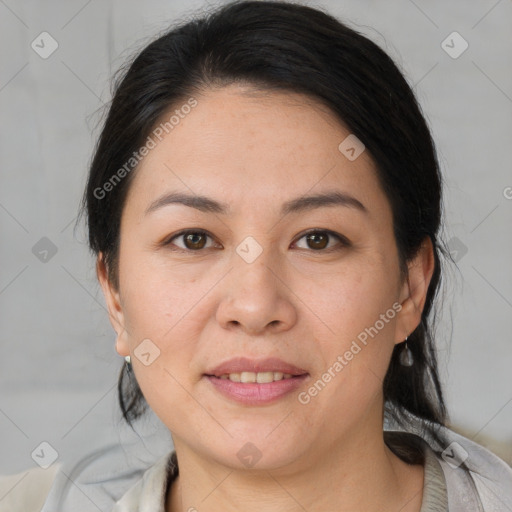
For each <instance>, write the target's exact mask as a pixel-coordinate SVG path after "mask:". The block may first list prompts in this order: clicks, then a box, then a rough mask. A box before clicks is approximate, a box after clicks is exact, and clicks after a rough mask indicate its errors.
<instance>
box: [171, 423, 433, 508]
mask: <svg viewBox="0 0 512 512" xmlns="http://www.w3.org/2000/svg"><path fill="white" fill-rule="evenodd" d="M174 444H175V449H176V453H177V455H178V461H179V470H180V474H179V476H178V478H177V479H176V480H175V481H174V483H173V485H172V486H171V488H170V491H169V494H168V496H167V506H166V510H167V512H188V511H200V510H208V511H210V512H221V511H222V512H235V511H237V512H238V511H239V510H245V511H246V512H261V510H265V511H266V512H274V511H275V512H304V511H305V510H307V511H308V512H319V511H325V510H339V511H340V512H342V511H348V510H350V511H351V512H352V511H353V512H356V511H357V512H359V511H361V512H362V511H364V512H373V511H379V512H387V511H390V512H391V511H395V512H396V510H400V511H401V512H418V511H419V510H420V508H421V501H422V491H423V467H422V466H410V465H408V464H406V463H405V462H403V461H402V460H401V459H399V458H398V457H397V456H396V455H394V453H393V452H392V451H391V450H390V449H389V448H388V447H387V446H386V444H385V443H384V439H383V434H382V425H380V427H379V430H378V431H377V432H374V433H373V435H371V436H370V435H369V433H368V432H361V431H359V432H355V433H354V434H353V435H351V436H345V437H344V439H343V440H337V442H335V443H333V444H332V445H331V446H325V445H322V447H323V448H324V449H323V450H322V451H319V450H318V449H317V447H314V448H312V449H311V451H309V452H306V454H305V455H304V456H303V457H301V459H300V460H299V459H298V460H296V461H294V463H293V465H289V466H286V467H281V468H278V469H272V470H255V469H254V468H253V469H251V470H241V469H233V468H230V467H226V466H223V465H220V464H218V463H217V462H215V461H212V460H211V459H210V458H207V457H205V456H204V455H202V454H200V453H198V452H197V451H194V450H193V449H192V447H190V446H189V445H187V444H186V443H184V442H183V441H182V440H181V439H174Z"/></svg>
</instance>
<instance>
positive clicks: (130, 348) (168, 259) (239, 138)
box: [99, 86, 431, 468]
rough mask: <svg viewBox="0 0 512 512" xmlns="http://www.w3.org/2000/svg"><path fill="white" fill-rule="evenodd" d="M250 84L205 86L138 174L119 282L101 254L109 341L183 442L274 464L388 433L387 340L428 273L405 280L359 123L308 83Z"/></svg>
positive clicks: (401, 333)
mask: <svg viewBox="0 0 512 512" xmlns="http://www.w3.org/2000/svg"><path fill="white" fill-rule="evenodd" d="M247 91H249V89H244V90H243V89H241V88H239V87H238V86H229V87H225V88H222V89H217V90H214V91H210V92H208V93H205V94H204V95H201V96H197V97H196V99H197V106H195V108H193V109H191V112H190V113H189V114H187V115H186V116H183V118H182V119H180V122H179V124H177V125H176V126H174V128H173V129H172V130H169V133H168V134H165V132H164V135H165V136H164V137H161V138H162V140H161V141H160V142H158V144H156V147H154V148H153V149H151V150H150V152H149V154H148V155H147V156H146V157H145V158H144V159H143V161H142V162H141V164H140V166H139V168H138V169H137V171H136V175H135V176H134V180H133V182H132V183H131V186H130V190H129V194H128V197H127V200H126V203H125V207H124V210H123V215H122V221H121V233H120V240H121V242H120V252H119V269H118V271H119V288H118V289H117V290H115V289H113V288H112V287H111V286H110V285H109V283H108V282H107V281H106V279H105V273H104V272H103V271H102V270H101V264H100V266H99V269H100V279H101V282H102V285H103V287H104V291H105V293H106V296H107V301H108V305H109V310H110V313H111V319H112V323H113V325H114V327H115V329H116V331H117V333H118V339H117V350H118V352H119V353H120V354H121V355H128V354H131V361H132V365H133V369H134V371H135V375H136V377H137V380H138V382H139V385H140V387H141V389H142V391H143V393H144V395H145V397H146V399H147V401H148V402H149V404H150V406H151V408H152V409H153V410H154V411H155V412H156V414H157V415H158V416H159V417H160V419H161V420H162V421H163V422H164V423H165V425H166V426H167V427H168V428H169V429H170V431H171V433H172V435H173V439H174V442H175V444H176V446H179V445H181V446H187V447H188V449H191V450H194V451H195V453H197V454H200V455H202V456H205V457H210V458H212V459H213V460H216V461H218V462H221V463H223V464H226V465H228V466H231V467H244V465H245V466H249V465H251V464H255V463H257V465H258V467H260V468H277V467H281V466H285V465H287V464H292V463H294V464H296V463H299V462H300V461H306V460H308V458H309V459H311V457H314V456H316V454H321V453H322V452H324V453H325V452H328V451H329V450H331V448H332V446H334V445H335V443H337V444H336V446H347V443H349V442H350V441H356V440H357V439H359V440H360V439H364V437H365V436H366V437H368V436H367V434H368V433H369V432H376V431H377V429H378V431H379V432H380V430H381V428H382V382H383V379H384V376H385V373H386V370H387V367H388V363H389V360H390V357H391V352H392V350H393V347H394V345H395V343H399V342H401V341H403V340H404V339H405V337H406V336H407V335H408V334H410V332H411V331H412V330H414V328H415V327H416V326H417V325H418V323H419V321H420V315H421V308H422V306H423V302H422V301H423V296H422V294H424V293H425V292H426V286H428V280H429V277H430V276H428V278H427V280H426V282H424V281H425V274H428V273H429V268H427V267H425V266H421V265H420V266H419V267H418V268H419V271H418V272H417V274H415V275H417V278H415V279H416V281H415V290H413V289H412V286H411V287H410V286H409V285H410V282H409V284H408V283H407V282H404V283H402V282H401V280H400V276H399V264H398V263H399V262H398V254H397V248H396V244H395V239H394V236H393V226H392V216H391V209H390V205H389V203H388V201H387V198H386V197H385V195H384V193H383V191H382V190H381V188H380V187H379V184H378V181H377V175H376V171H375V167H374V164H373V162H372V160H371V158H370V156H369V154H368V152H367V151H363V152H362V153H361V154H360V155H359V156H357V153H358V152H359V151H360V150H361V147H359V146H357V145H356V146H354V142H353V141H352V143H350V142H351V139H348V140H347V141H346V142H345V143H344V144H342V146H341V150H340V149H339V146H340V143H342V141H344V140H345V139H346V137H347V136H349V134H350V132H349V131H347V130H346V129H345V128H344V127H343V126H342V125H341V124H340V123H339V122H337V120H336V119H335V118H334V117H333V115H332V114H330V113H328V112H327V110H326V109H325V108H323V109H322V108H321V107H320V106H319V105H317V104H315V103H314V102H312V100H309V101H308V100H307V98H304V97H302V96H299V95H295V94H290V93H286V94H283V93H269V92H267V93H255V92H254V91H253V92H252V93H251V94H247ZM177 108H179V105H178V106H177ZM356 143H357V141H356ZM351 147H354V151H351V150H350V148H351ZM342 150H343V151H342ZM355 156H357V158H354V157H355ZM334 193H337V194H339V195H338V200H337V201H335V200H334V199H333V198H331V201H330V202H325V201H324V202H322V201H321V200H319V199H310V200H308V198H310V197H313V196H321V195H322V194H323V195H327V194H329V195H331V194H334ZM171 194H181V195H183V196H185V195H186V196H190V197H194V196H205V197H207V198H208V199H209V200H210V201H211V203H207V204H203V203H201V202H199V201H197V202H196V203H195V204H196V206H197V208H195V207H194V206H193V204H191V203H189V204H188V205H185V204H183V203H180V202H172V201H171V199H172V198H171ZM343 198H345V199H343ZM342 199H343V200H342ZM213 202H215V203H219V204H221V205H223V208H224V209H225V210H222V211H221V207H218V206H212V204H213ZM185 229H187V230H191V231H193V232H198V233H195V234H194V233H192V234H189V236H187V235H186V234H185V235H183V234H181V235H180V234H179V233H180V232H181V231H182V230H185ZM311 231H313V232H315V231H316V236H315V235H313V236H310V237H308V236H307V234H308V232H311ZM430 270H431V269H430ZM414 293H416V294H417V295H414ZM413 299H414V301H413ZM234 358H246V359H247V360H248V361H242V362H240V361H239V362H238V365H237V363H236V361H235V362H231V363H230V360H232V359H234ZM267 359H272V360H273V361H265V360H267ZM276 360H280V361H276ZM223 363H227V366H224V368H220V369H218V371H217V370H216V368H218V367H219V366H220V365H222V364H223ZM286 365H291V366H293V367H294V370H292V369H290V368H288V367H286ZM256 370H260V371H258V372H257V375H256V376H254V373H256ZM287 370H288V371H287ZM243 371H245V372H248V373H244V374H242V375H241V376H240V375H238V376H237V374H240V373H241V372H243ZM274 372H275V374H274ZM281 373H292V374H294V375H295V376H294V377H291V378H286V379H284V378H283V379H282V380H279V379H280V377H281V375H280V374H281ZM221 374H224V377H222V378H221V377H220V375H221ZM225 374H231V376H230V377H229V378H226V377H225ZM254 377H255V378H256V379H257V380H259V381H262V382H260V383H257V382H256V383H250V382H249V383H246V382H236V381H237V380H240V379H242V380H249V381H250V380H252V379H253V378H254ZM274 379H276V380H275V381H274V382H267V381H269V380H274ZM251 461H252V462H251ZM255 461H256V462H255Z"/></svg>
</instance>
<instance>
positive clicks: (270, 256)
mask: <svg viewBox="0 0 512 512" xmlns="http://www.w3.org/2000/svg"><path fill="white" fill-rule="evenodd" d="M231 266H232V271H231V272H230V278H229V283H226V284H227V286H226V288H225V292H224V295H223V297H222V300H221V303H220V305H219V310H218V320H219V322H220V323H221V324H222V325H223V326H224V327H226V328H227V327H229V325H231V324H237V325H240V326H241V327H242V328H243V329H245V330H247V331H248V332H249V331H250V332H253V333H254V332H259V331H261V330H264V329H266V328H268V327H267V326H269V325H271V326H274V328H275V326H277V325H280V326H282V327H284V326H288V327H289V325H290V324H291V323H292V322H293V321H294V318H295V311H294V307H293V304H292V303H291V302H290V300H289V299H290V297H289V296H288V293H287V292H286V289H287V288H286V286H284V284H283V283H282V282H281V279H279V268H280V264H279V261H278V258H277V251H275V250H273V249H272V248H271V246H270V241H269V237H263V236H260V237H259V241H258V240H257V239H256V237H254V236H248V237H246V238H245V239H244V240H242V242H240V243H239V244H238V246H237V247H236V249H235V254H233V258H232V265H231Z"/></svg>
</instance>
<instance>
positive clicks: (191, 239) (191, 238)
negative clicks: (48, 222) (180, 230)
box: [186, 233, 204, 249]
mask: <svg viewBox="0 0 512 512" xmlns="http://www.w3.org/2000/svg"><path fill="white" fill-rule="evenodd" d="M202 236H203V235H201V234H200V233H189V234H188V235H187V236H186V240H187V242H191V244H192V245H193V246H194V247H193V248H194V249H197V248H198V247H197V245H196V244H197V243H198V242H197V238H196V237H199V238H201V237H202ZM203 246H204V237H203V243H202V244H200V247H199V249H201V248H202V247H203Z"/></svg>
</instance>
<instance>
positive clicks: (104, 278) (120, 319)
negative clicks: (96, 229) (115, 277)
mask: <svg viewBox="0 0 512 512" xmlns="http://www.w3.org/2000/svg"><path fill="white" fill-rule="evenodd" d="M96 275H97V277H98V281H99V282H100V285H101V288H102V290H103V295H104V296H105V302H106V303H107V309H108V316H109V318H110V323H111V324H112V327H113V328H114V331H116V334H117V338H116V351H117V353H118V354H119V355H120V356H127V355H129V354H130V348H129V344H128V333H127V331H126V329H125V318H124V313H123V309H122V306H121V299H120V294H119V291H118V290H117V289H115V287H114V286H113V284H112V283H111V282H110V280H109V278H108V270H107V266H106V264H105V258H104V255H103V254H102V253H99V255H98V258H97V260H96Z"/></svg>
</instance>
